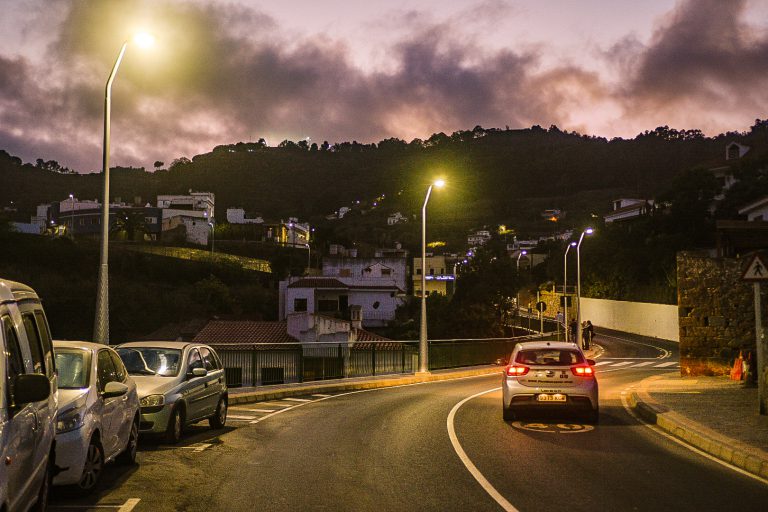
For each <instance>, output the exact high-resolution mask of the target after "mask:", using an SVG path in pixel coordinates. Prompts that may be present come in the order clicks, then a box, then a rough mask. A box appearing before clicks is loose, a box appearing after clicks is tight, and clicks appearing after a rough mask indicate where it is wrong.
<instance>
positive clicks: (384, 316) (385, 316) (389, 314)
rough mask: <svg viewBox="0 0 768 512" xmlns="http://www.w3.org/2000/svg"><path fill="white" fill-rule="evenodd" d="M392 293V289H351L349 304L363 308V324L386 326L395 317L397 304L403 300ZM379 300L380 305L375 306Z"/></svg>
mask: <svg viewBox="0 0 768 512" xmlns="http://www.w3.org/2000/svg"><path fill="white" fill-rule="evenodd" d="M391 295H392V293H391V292H390V291H373V290H350V292H349V304H350V306H352V305H355V306H361V307H362V308H363V311H362V312H363V325H365V326H371V327H380V326H385V325H387V323H389V322H391V321H392V320H394V319H395V311H396V310H397V306H399V305H400V304H402V302H403V299H402V298H400V297H398V296H397V295H395V296H394V297H392V296H391ZM377 302H378V303H379V305H378V307H374V304H376V303H377Z"/></svg>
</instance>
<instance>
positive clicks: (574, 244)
mask: <svg viewBox="0 0 768 512" xmlns="http://www.w3.org/2000/svg"><path fill="white" fill-rule="evenodd" d="M577 245H579V244H577V243H576V242H571V247H576V246H577Z"/></svg>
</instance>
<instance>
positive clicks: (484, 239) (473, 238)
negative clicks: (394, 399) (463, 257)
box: [467, 229, 491, 249]
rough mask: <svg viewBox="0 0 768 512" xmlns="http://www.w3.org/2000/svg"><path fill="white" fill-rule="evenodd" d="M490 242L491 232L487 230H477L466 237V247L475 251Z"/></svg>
mask: <svg viewBox="0 0 768 512" xmlns="http://www.w3.org/2000/svg"><path fill="white" fill-rule="evenodd" d="M490 240H491V232H490V231H488V230H487V229H478V230H476V231H474V232H472V233H470V234H469V235H468V236H467V245H468V246H469V247H470V248H472V249H476V248H478V247H481V246H483V245H485V244H487V243H488V242H489V241H490Z"/></svg>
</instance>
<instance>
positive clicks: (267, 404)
mask: <svg viewBox="0 0 768 512" xmlns="http://www.w3.org/2000/svg"><path fill="white" fill-rule="evenodd" d="M259 404H260V405H266V406H269V407H293V406H294V405H296V404H281V403H279V402H259Z"/></svg>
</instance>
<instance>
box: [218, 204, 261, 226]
mask: <svg viewBox="0 0 768 512" xmlns="http://www.w3.org/2000/svg"><path fill="white" fill-rule="evenodd" d="M227 222H229V223H230V224H263V223H264V219H263V218H262V217H261V216H257V217H252V218H251V217H246V216H245V210H244V209H243V208H227Z"/></svg>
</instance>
